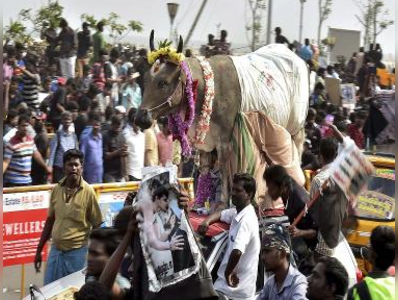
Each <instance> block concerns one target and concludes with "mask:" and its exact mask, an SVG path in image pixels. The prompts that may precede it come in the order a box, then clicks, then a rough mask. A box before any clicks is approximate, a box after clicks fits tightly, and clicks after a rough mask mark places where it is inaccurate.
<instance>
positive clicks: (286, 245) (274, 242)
mask: <svg viewBox="0 0 398 300" xmlns="http://www.w3.org/2000/svg"><path fill="white" fill-rule="evenodd" d="M261 248H276V249H278V250H284V251H286V252H287V253H290V252H291V248H292V247H291V241H290V235H289V232H288V231H287V228H286V227H285V226H282V225H280V224H272V225H269V226H267V227H266V228H265V231H264V232H263V238H262V242H261Z"/></svg>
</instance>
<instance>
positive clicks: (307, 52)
mask: <svg viewBox="0 0 398 300" xmlns="http://www.w3.org/2000/svg"><path fill="white" fill-rule="evenodd" d="M300 57H301V58H302V59H304V60H305V61H309V60H310V59H312V50H311V48H310V46H305V45H304V46H302V47H301V49H300Z"/></svg>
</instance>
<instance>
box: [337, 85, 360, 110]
mask: <svg viewBox="0 0 398 300" xmlns="http://www.w3.org/2000/svg"><path fill="white" fill-rule="evenodd" d="M340 89H341V97H342V98H343V99H342V100H341V101H342V103H343V105H347V104H353V105H355V103H356V102H357V101H356V89H355V84H353V83H345V84H341V85H340Z"/></svg>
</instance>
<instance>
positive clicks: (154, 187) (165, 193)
mask: <svg viewBox="0 0 398 300" xmlns="http://www.w3.org/2000/svg"><path fill="white" fill-rule="evenodd" d="M174 172H175V170H174V169H173V168H161V167H158V168H152V169H151V170H150V171H148V172H143V180H142V183H141V186H140V190H139V191H138V194H137V197H136V201H135V204H134V205H136V206H137V207H139V208H140V210H141V211H142V213H141V215H140V216H139V219H140V225H139V227H140V243H141V248H142V253H143V256H144V259H145V264H146V267H147V271H148V279H149V282H148V284H149V291H150V292H154V293H157V292H159V291H160V290H161V289H162V288H164V287H167V286H170V285H173V284H175V283H177V282H180V281H182V280H184V279H186V278H188V277H190V276H191V275H193V274H195V273H196V272H198V270H199V266H200V258H201V254H200V250H199V247H198V245H197V244H196V241H195V238H194V234H193V232H192V230H191V227H190V226H189V223H188V220H187V219H186V216H185V213H184V211H183V210H181V209H180V208H179V207H178V202H177V196H178V194H179V187H178V182H177V180H176V178H177V177H176V176H175V175H176V174H174Z"/></svg>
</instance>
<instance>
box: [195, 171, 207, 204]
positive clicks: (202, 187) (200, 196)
mask: <svg viewBox="0 0 398 300" xmlns="http://www.w3.org/2000/svg"><path fill="white" fill-rule="evenodd" d="M196 190H197V192H196V199H195V205H197V206H199V207H204V204H205V201H206V200H207V199H209V198H210V196H211V174H210V171H209V172H207V173H205V174H200V176H199V178H198V187H197V189H196Z"/></svg>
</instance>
